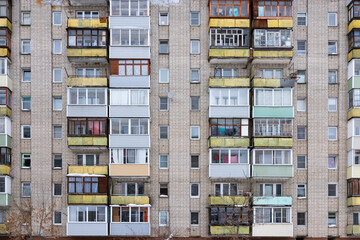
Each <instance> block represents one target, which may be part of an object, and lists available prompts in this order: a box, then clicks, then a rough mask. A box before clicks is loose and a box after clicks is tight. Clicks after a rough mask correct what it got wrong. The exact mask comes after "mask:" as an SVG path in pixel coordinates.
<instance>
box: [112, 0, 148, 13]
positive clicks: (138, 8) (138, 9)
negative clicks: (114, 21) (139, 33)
mask: <svg viewBox="0 0 360 240" xmlns="http://www.w3.org/2000/svg"><path fill="white" fill-rule="evenodd" d="M115 1H116V2H119V0H111V1H110V15H112V16H125V17H126V16H131V5H128V6H129V8H127V10H128V11H127V12H128V13H127V14H125V15H122V14H121V7H120V8H119V14H114V13H113V8H112V5H113V4H114V3H113V2H115ZM129 2H130V1H129ZM149 2H150V1H147V8H146V10H145V14H144V12H142V11H140V10H143V9H140V4H139V3H140V2H139V1H138V7H137V9H136V16H144V17H146V16H149V5H150V4H149Z"/></svg>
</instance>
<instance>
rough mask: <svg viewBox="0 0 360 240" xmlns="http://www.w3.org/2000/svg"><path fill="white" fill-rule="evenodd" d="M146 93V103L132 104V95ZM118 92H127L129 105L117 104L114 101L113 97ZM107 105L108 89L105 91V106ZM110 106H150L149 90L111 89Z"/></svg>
mask: <svg viewBox="0 0 360 240" xmlns="http://www.w3.org/2000/svg"><path fill="white" fill-rule="evenodd" d="M140 91H141V92H143V93H145V95H146V96H145V103H141V104H139V103H138V104H135V103H133V102H132V95H133V94H135V93H136V92H140ZM118 92H127V93H126V94H127V103H126V104H115V103H113V101H112V95H113V94H114V93H118ZM104 105H107V89H105V104H104ZM110 105H114V106H148V105H149V89H110Z"/></svg>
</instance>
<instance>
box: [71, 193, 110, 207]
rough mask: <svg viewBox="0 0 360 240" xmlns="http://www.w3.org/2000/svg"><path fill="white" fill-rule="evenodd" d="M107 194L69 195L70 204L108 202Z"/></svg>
mask: <svg viewBox="0 0 360 240" xmlns="http://www.w3.org/2000/svg"><path fill="white" fill-rule="evenodd" d="M107 203H108V196H107V195H85V194H83V195H71V194H69V195H68V204H77V205H79V204H80V205H81V204H107Z"/></svg>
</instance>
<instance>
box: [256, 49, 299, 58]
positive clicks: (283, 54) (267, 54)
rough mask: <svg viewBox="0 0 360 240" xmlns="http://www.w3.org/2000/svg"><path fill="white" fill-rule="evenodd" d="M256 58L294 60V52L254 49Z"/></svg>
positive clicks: (288, 50)
mask: <svg viewBox="0 0 360 240" xmlns="http://www.w3.org/2000/svg"><path fill="white" fill-rule="evenodd" d="M253 56H254V58H292V57H293V51H292V50H291V49H284V50H270V49H254V55H253Z"/></svg>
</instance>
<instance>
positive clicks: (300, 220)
mask: <svg viewBox="0 0 360 240" xmlns="http://www.w3.org/2000/svg"><path fill="white" fill-rule="evenodd" d="M297 225H298V226H305V225H306V213H304V212H298V213H297Z"/></svg>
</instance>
